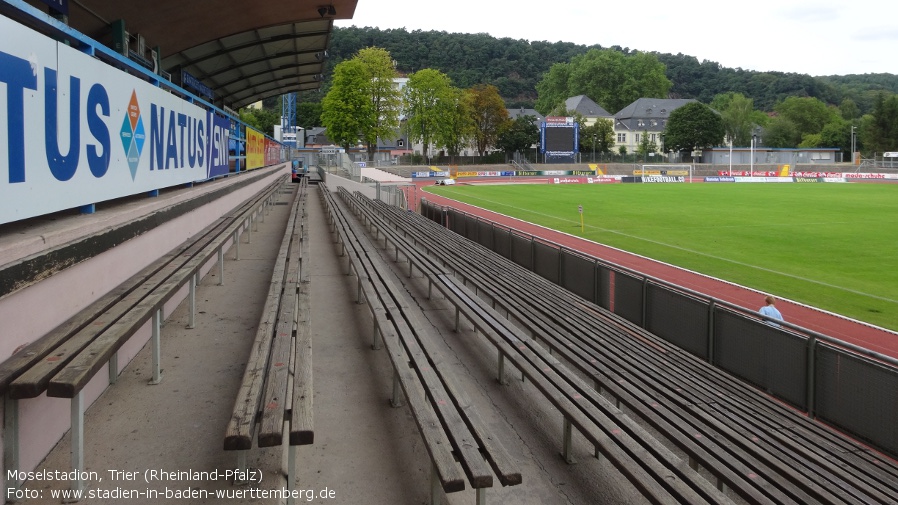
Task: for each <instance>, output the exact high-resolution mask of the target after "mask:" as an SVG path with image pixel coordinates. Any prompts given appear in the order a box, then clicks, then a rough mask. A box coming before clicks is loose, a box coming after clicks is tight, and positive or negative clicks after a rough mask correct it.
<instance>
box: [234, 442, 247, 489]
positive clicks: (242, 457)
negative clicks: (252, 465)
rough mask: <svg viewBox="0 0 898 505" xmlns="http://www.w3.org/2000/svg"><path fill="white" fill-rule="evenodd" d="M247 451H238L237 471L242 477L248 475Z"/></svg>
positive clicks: (235, 482)
mask: <svg viewBox="0 0 898 505" xmlns="http://www.w3.org/2000/svg"><path fill="white" fill-rule="evenodd" d="M247 452H249V451H247V450H243V451H237V470H238V473H239V474H241V475H246V453H247ZM234 484H238V481H237V477H234Z"/></svg>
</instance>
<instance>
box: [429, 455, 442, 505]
mask: <svg viewBox="0 0 898 505" xmlns="http://www.w3.org/2000/svg"><path fill="white" fill-rule="evenodd" d="M442 491H443V487H442V486H441V485H440V477H439V476H438V475H437V466H436V465H435V464H433V462H431V463H430V505H440V503H441V501H442V500H441V499H440V495H441V494H442Z"/></svg>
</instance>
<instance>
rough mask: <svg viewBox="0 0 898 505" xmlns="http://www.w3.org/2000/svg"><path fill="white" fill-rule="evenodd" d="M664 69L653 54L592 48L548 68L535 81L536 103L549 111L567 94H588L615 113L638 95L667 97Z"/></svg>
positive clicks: (641, 96) (639, 96)
mask: <svg viewBox="0 0 898 505" xmlns="http://www.w3.org/2000/svg"><path fill="white" fill-rule="evenodd" d="M664 70H665V67H664V64H663V63H661V62H660V61H658V57H657V56H655V55H653V54H649V53H641V52H634V53H632V54H624V53H623V52H621V51H615V50H612V49H590V50H589V51H587V52H586V54H582V55H579V56H575V57H573V58H571V61H570V63H556V64H554V65H552V66H551V67H550V68H549V72H548V73H547V74H546V75H545V76H544V77H543V79H542V80H541V81H540V82H539V83H538V84H537V85H536V91H537V93H538V96H539V98H538V99H537V102H536V107H537V110H539V111H540V112H542V113H546V111H548V110H551V109H552V108H553V107H556V106H557V105H558V104H559V103H561V102H563V101H564V100H565V99H567V98H568V97H571V96H576V95H586V96H588V97H590V98H592V99H593V100H595V101H596V103H598V104H599V105H601V106H602V107H604V108H605V109H606V110H607V111H609V112H612V113H613V112H615V111H619V110H621V109H623V108H624V107H626V106H627V105H628V104H630V103H632V102H633V101H634V100H636V99H638V98H667V93H668V91H670V86H671V82H670V80H668V79H667V77H666V76H665V75H664Z"/></svg>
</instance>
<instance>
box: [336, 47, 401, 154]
mask: <svg viewBox="0 0 898 505" xmlns="http://www.w3.org/2000/svg"><path fill="white" fill-rule="evenodd" d="M395 77H396V69H394V68H393V60H392V59H391V58H390V53H388V52H387V51H386V50H384V49H381V48H378V47H369V48H367V49H362V50H361V51H359V52H358V54H356V56H355V57H353V58H352V59H350V60H344V61H342V62H340V63H339V64H338V65H337V66H336V67H335V68H334V79H333V83H332V84H331V88H330V91H328V92H327V95H325V97H324V100H323V101H322V102H321V108H322V112H321V123H322V125H323V126H324V127H325V128H327V136H328V137H329V138H330V139H331V140H333V141H334V142H336V143H338V144H340V145H342V146H344V147H348V146H350V145H353V144H355V143H356V142H357V141H359V140H361V141H362V142H363V143H364V144H366V145H367V150H368V160H369V161H370V160H373V159H374V152H375V150H376V149H377V139H378V138H379V137H390V136H392V135H393V130H394V128H396V127H398V126H399V106H400V99H399V91H398V90H397V89H396V87H395V86H394V83H393V79H394V78H395Z"/></svg>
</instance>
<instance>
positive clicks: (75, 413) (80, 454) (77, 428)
mask: <svg viewBox="0 0 898 505" xmlns="http://www.w3.org/2000/svg"><path fill="white" fill-rule="evenodd" d="M72 471H73V472H75V478H74V479H73V480H72V491H75V493H73V494H78V493H79V492H80V491H81V490H83V489H84V481H83V480H82V479H81V476H82V474H83V473H84V392H83V391H78V394H76V395H75V396H74V397H72ZM75 501H77V500H76V499H73V500H71V501H69V502H68V503H73V502H75Z"/></svg>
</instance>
